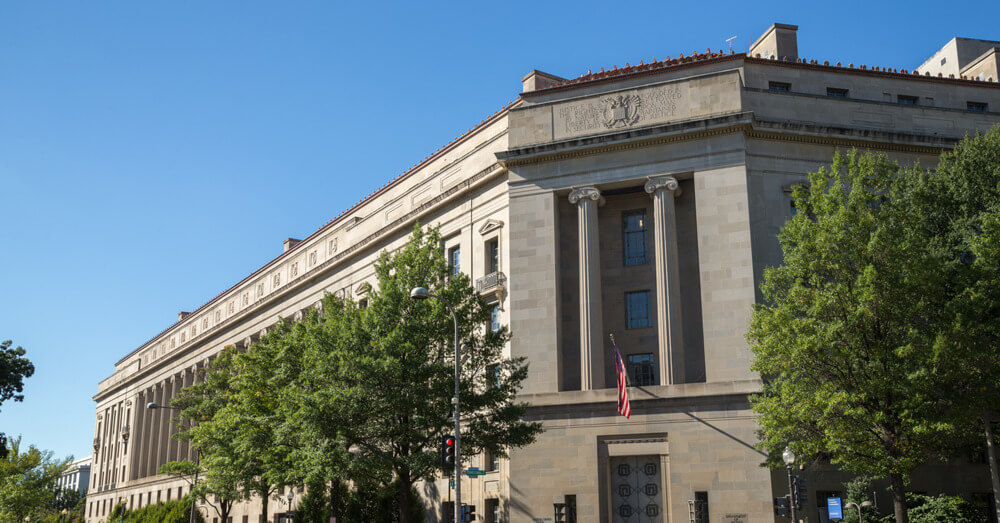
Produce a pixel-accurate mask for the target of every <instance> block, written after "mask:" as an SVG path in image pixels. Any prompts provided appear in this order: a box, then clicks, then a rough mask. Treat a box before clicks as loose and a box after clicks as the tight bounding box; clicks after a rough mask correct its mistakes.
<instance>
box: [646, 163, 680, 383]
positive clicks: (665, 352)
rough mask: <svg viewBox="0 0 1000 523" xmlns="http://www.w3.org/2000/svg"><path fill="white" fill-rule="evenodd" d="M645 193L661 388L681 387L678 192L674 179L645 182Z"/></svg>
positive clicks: (671, 177) (652, 179)
mask: <svg viewBox="0 0 1000 523" xmlns="http://www.w3.org/2000/svg"><path fill="white" fill-rule="evenodd" d="M646 192H647V193H649V194H650V196H652V198H653V238H654V242H653V246H654V248H655V249H656V255H655V256H653V258H654V259H655V260H656V333H657V338H658V340H659V345H660V354H659V365H660V368H659V371H660V384H661V385H665V384H668V383H669V384H674V383H684V332H683V329H682V325H681V281H680V270H679V268H678V262H677V213H676V211H675V209H674V198H676V197H678V196H680V194H681V188H680V185H679V184H678V183H677V179H676V178H674V177H673V176H653V177H650V178H649V181H647V182H646Z"/></svg>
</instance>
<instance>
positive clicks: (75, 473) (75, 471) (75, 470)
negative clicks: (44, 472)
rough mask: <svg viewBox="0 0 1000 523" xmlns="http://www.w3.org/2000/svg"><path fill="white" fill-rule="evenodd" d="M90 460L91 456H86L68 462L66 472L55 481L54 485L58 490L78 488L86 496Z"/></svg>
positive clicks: (88, 484) (88, 483)
mask: <svg viewBox="0 0 1000 523" xmlns="http://www.w3.org/2000/svg"><path fill="white" fill-rule="evenodd" d="M90 460H91V456H87V457H85V458H81V459H78V460H76V461H74V462H72V463H70V464H69V468H68V469H67V470H66V473H65V474H63V475H62V476H61V477H60V478H59V480H58V481H56V487H58V488H59V490H79V491H80V493H81V494H83V495H84V496H86V495H87V487H89V486H90Z"/></svg>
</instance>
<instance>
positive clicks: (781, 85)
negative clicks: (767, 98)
mask: <svg viewBox="0 0 1000 523" xmlns="http://www.w3.org/2000/svg"><path fill="white" fill-rule="evenodd" d="M767 88H768V90H771V91H777V92H779V93H787V92H788V91H791V90H792V84H790V83H787V82H768V83H767Z"/></svg>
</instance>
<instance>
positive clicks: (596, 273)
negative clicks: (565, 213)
mask: <svg viewBox="0 0 1000 523" xmlns="http://www.w3.org/2000/svg"><path fill="white" fill-rule="evenodd" d="M569 202H570V203H572V204H574V205H576V206H577V216H578V218H579V220H578V226H577V230H578V234H579V240H580V241H579V243H580V264H579V265H580V390H593V389H600V388H604V365H603V362H604V358H603V357H602V354H603V351H602V348H603V347H604V340H603V330H604V329H603V327H602V321H601V314H602V312H601V248H600V240H599V238H598V232H597V226H598V224H597V207H598V206H599V205H601V204H603V203H604V198H603V197H602V196H601V192H600V191H598V190H597V188H596V187H576V188H574V189H573V191H572V192H570V193H569Z"/></svg>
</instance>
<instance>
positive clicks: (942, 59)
mask: <svg viewBox="0 0 1000 523" xmlns="http://www.w3.org/2000/svg"><path fill="white" fill-rule="evenodd" d="M946 63H948V57H947V56H943V57H941V65H944V64H946Z"/></svg>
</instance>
